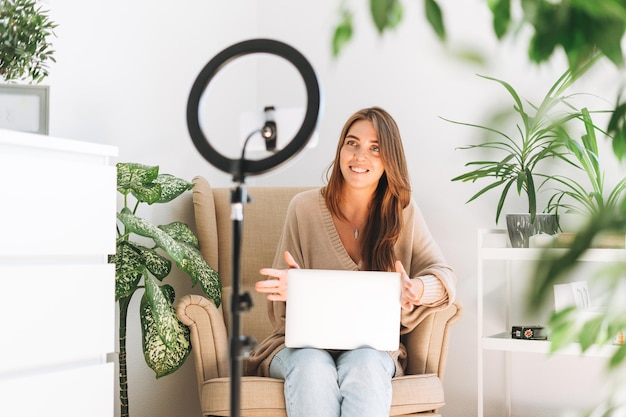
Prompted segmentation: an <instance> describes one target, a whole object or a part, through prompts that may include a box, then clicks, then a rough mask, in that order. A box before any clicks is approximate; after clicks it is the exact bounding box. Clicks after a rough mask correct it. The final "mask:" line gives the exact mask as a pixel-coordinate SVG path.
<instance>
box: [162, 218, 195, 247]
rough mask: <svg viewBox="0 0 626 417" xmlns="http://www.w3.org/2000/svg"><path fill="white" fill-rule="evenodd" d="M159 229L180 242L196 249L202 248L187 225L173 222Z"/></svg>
mask: <svg viewBox="0 0 626 417" xmlns="http://www.w3.org/2000/svg"><path fill="white" fill-rule="evenodd" d="M159 228H160V229H161V230H163V231H164V232H165V233H167V234H168V235H169V236H171V237H172V238H173V239H176V240H177V241H179V242H185V243H187V244H189V245H191V246H193V247H194V248H199V247H200V246H199V244H198V238H197V237H196V235H195V234H194V233H193V232H192V231H191V229H190V228H189V226H187V225H186V224H185V223H182V222H173V223H170V224H166V225H161V226H159Z"/></svg>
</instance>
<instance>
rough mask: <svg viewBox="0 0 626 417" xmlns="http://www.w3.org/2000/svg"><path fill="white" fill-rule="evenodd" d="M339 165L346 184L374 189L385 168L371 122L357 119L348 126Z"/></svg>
mask: <svg viewBox="0 0 626 417" xmlns="http://www.w3.org/2000/svg"><path fill="white" fill-rule="evenodd" d="M339 165H340V168H341V174H342V175H343V178H344V180H345V184H346V185H347V186H349V187H354V188H358V189H371V190H372V191H374V190H375V189H376V187H377V186H378V180H379V179H380V177H382V175H383V173H384V172H385V168H384V166H383V162H382V160H381V157H380V148H379V147H378V135H377V134H376V130H375V129H374V124H373V123H372V122H370V121H369V120H358V121H356V122H354V123H353V124H352V126H350V129H349V130H348V133H347V135H346V137H345V138H344V141H343V146H342V148H341V152H340V154H339Z"/></svg>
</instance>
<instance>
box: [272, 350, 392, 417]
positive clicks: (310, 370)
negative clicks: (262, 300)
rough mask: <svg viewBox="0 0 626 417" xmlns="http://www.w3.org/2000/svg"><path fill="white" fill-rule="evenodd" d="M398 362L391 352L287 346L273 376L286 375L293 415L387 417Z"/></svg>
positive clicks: (289, 409) (275, 362)
mask: <svg viewBox="0 0 626 417" xmlns="http://www.w3.org/2000/svg"><path fill="white" fill-rule="evenodd" d="M395 370H396V369H395V364H394V362H393V359H392V358H391V356H390V355H389V353H387V352H381V351H378V350H375V349H370V348H362V349H355V350H348V351H339V352H334V351H330V352H329V351H326V350H321V349H292V348H284V349H282V350H281V351H280V352H278V353H277V354H276V356H274V358H273V359H272V363H271V364H270V376H271V377H272V378H278V379H284V380H285V404H286V406H287V415H288V416H289V417H309V416H311V417H340V416H341V417H388V416H389V409H390V407H391V378H392V377H393V375H394V374H395Z"/></svg>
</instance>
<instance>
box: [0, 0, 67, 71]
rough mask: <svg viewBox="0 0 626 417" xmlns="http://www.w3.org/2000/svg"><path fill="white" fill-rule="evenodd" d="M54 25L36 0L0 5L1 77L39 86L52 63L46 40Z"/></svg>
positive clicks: (4, 0)
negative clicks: (49, 64)
mask: <svg viewBox="0 0 626 417" xmlns="http://www.w3.org/2000/svg"><path fill="white" fill-rule="evenodd" d="M56 27H57V25H56V24H55V23H54V22H53V21H52V20H50V17H49V16H48V11H44V10H43V9H42V7H41V6H37V2H36V1H35V0H3V1H2V2H0V77H2V79H4V81H6V82H9V81H20V80H22V81H26V82H27V83H40V82H41V81H43V79H44V78H46V77H47V76H48V63H49V62H55V60H54V50H53V49H52V44H51V43H50V42H49V37H50V36H51V35H54V28H56Z"/></svg>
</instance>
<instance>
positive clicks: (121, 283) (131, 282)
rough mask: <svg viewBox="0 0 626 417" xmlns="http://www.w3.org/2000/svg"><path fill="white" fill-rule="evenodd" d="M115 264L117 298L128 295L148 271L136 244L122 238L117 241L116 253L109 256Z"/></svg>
mask: <svg viewBox="0 0 626 417" xmlns="http://www.w3.org/2000/svg"><path fill="white" fill-rule="evenodd" d="M109 262H110V263H114V264H115V300H116V301H117V300H119V299H120V298H122V297H128V296H129V295H131V294H132V293H133V292H135V290H136V289H137V285H138V284H139V281H140V280H141V277H142V276H144V274H145V272H146V266H145V263H144V258H143V256H142V254H141V252H139V251H138V250H137V249H136V248H135V247H134V245H132V244H131V243H129V242H127V241H125V240H122V241H119V242H118V243H117V248H116V251H115V255H112V256H110V257H109Z"/></svg>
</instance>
